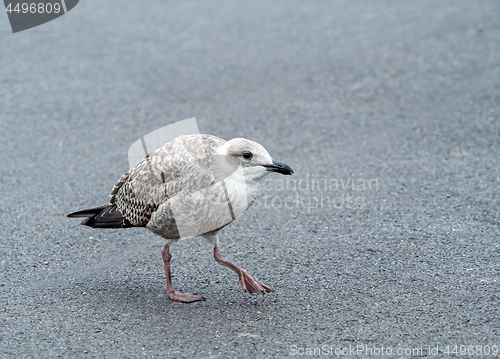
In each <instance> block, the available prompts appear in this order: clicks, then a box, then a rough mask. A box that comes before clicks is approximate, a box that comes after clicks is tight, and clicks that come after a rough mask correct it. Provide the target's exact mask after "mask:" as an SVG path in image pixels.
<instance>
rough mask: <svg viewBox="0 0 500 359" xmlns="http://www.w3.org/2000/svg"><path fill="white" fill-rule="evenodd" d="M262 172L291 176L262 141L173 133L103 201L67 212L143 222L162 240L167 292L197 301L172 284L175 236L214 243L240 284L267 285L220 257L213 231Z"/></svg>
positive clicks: (113, 223) (118, 224)
mask: <svg viewBox="0 0 500 359" xmlns="http://www.w3.org/2000/svg"><path fill="white" fill-rule="evenodd" d="M270 172H277V173H281V174H284V175H292V174H293V170H292V169H291V168H290V167H289V166H288V165H286V164H283V163H279V162H276V161H274V160H273V159H272V158H271V156H270V155H269V153H268V152H267V151H266V150H265V148H264V147H262V145H260V144H258V143H256V142H253V141H250V140H247V139H244V138H235V139H232V140H230V141H225V140H223V139H220V138H218V137H215V136H211V135H186V136H180V137H177V138H176V139H175V140H173V141H171V142H168V143H167V144H165V145H164V146H162V147H160V148H159V149H157V150H155V151H153V152H151V153H150V154H148V155H147V156H146V157H145V158H144V159H143V160H142V161H141V162H139V163H138V164H137V166H136V167H135V168H133V169H131V170H130V171H128V172H127V173H125V174H124V175H123V176H122V177H121V178H120V180H119V181H118V182H117V183H116V184H115V186H114V188H113V190H112V191H111V194H110V197H111V199H110V200H109V203H108V204H105V205H103V206H99V207H95V208H90V209H85V210H82V211H78V212H75V213H71V214H69V215H68V217H85V218H86V219H85V220H84V221H83V222H82V224H83V225H86V226H89V227H92V228H128V227H146V228H147V229H149V230H150V231H151V232H153V233H154V234H156V235H158V236H160V237H163V238H165V239H166V240H167V243H166V244H165V248H164V249H163V251H162V257H163V264H164V266H165V276H166V281H167V289H166V291H167V293H168V295H169V297H170V299H172V300H174V301H179V302H185V303H189V302H194V301H198V300H204V298H203V297H200V296H198V295H194V294H190V293H180V292H177V291H175V290H174V288H173V287H172V282H171V276H170V259H171V258H172V255H171V254H170V251H169V248H170V245H171V244H172V243H174V242H176V241H178V240H179V239H183V238H189V237H194V236H201V237H204V238H205V239H206V240H207V241H208V242H210V243H211V244H212V245H213V246H214V259H215V260H216V261H217V263H219V264H221V265H223V266H225V267H228V268H229V269H231V270H232V271H234V272H236V273H237V274H238V277H239V279H240V282H241V287H242V289H243V291H245V292H248V293H262V294H263V293H269V292H272V291H273V290H272V289H271V288H270V287H268V286H267V285H265V284H264V283H261V282H259V281H258V280H256V279H255V278H253V277H252V276H251V275H250V274H248V272H247V271H245V270H244V269H240V268H238V267H236V266H235V265H234V264H231V263H229V262H228V261H226V260H225V259H224V258H223V257H222V255H221V253H220V251H219V231H220V230H221V229H222V228H223V227H225V226H227V225H228V224H229V223H231V222H232V221H234V220H235V219H236V218H237V217H238V216H239V215H241V214H242V213H243V212H245V211H246V210H247V209H248V208H249V207H250V206H251V205H252V203H253V202H254V201H255V199H256V196H257V191H258V182H259V180H260V179H261V178H262V177H264V176H265V175H267V174H268V173H270Z"/></svg>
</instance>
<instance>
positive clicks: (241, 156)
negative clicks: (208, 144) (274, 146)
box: [217, 138, 293, 181]
mask: <svg viewBox="0 0 500 359" xmlns="http://www.w3.org/2000/svg"><path fill="white" fill-rule="evenodd" d="M217 154H218V155H222V156H224V157H226V158H227V162H228V163H231V164H233V165H235V169H236V168H237V170H238V171H239V172H240V173H241V174H242V175H243V176H244V177H245V178H246V179H249V180H253V181H258V180H259V179H260V178H262V177H264V176H265V175H266V174H269V173H270V172H277V173H281V174H283V175H293V170H292V168H291V167H290V166H288V165H286V164H284V163H280V162H277V161H275V160H273V159H272V157H271V156H270V155H269V153H268V152H267V151H266V149H265V148H264V147H263V146H262V145H260V144H258V143H257V142H254V141H250V140H247V139H245V138H233V139H232V140H230V141H227V142H226V143H224V144H223V145H222V146H221V147H220V148H219V150H218V151H217Z"/></svg>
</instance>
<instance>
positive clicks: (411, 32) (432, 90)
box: [0, 0, 500, 358]
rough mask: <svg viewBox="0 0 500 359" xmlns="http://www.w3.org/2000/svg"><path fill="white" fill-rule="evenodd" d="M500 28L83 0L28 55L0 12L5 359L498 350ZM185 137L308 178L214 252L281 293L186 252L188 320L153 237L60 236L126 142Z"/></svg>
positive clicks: (393, 10) (422, 15) (119, 233)
mask: <svg viewBox="0 0 500 359" xmlns="http://www.w3.org/2000/svg"><path fill="white" fill-rule="evenodd" d="M498 14H500V3H499V2H498V1H477V2H476V1H474V2H472V1H461V2H457V1H439V2H436V1H412V2H410V1H376V2H375V1H354V2H349V1H337V2H298V1H296V2H292V1H277V2H272V3H271V2H255V1H252V2H231V1H227V2H223V3H222V2H217V3H212V4H208V3H207V2H183V3H174V2H161V1H154V0H151V1H130V0H121V1H119V2H103V1H95V0H86V1H81V2H80V3H79V4H78V5H77V7H76V8H74V9H73V10H72V11H71V12H70V13H68V14H67V15H64V16H62V17H61V18H59V19H56V20H54V21H52V22H50V23H47V24H45V25H42V26H39V27H36V28H33V29H31V30H27V31H23V32H20V33H17V34H12V33H11V32H10V26H9V24H8V21H7V16H6V15H0V45H1V48H0V53H1V56H0V64H1V66H0V152H1V153H2V159H1V162H0V163H1V166H0V234H1V238H2V240H1V242H0V270H1V274H0V298H1V306H0V328H1V333H0V355H1V356H2V357H13V358H22V357H64V358H72V357H96V358H103V357H108V358H139V357H141V358H142V357H162V358H254V357H255V358H266V357H277V358H281V357H287V356H293V354H295V353H297V354H299V353H304V354H306V353H307V352H306V349H307V348H315V347H321V346H323V345H327V346H328V351H329V352H330V354H333V355H329V356H330V357H335V349H337V353H339V351H338V350H341V349H345V350H344V354H347V355H344V356H348V357H355V356H356V355H355V354H353V353H352V352H349V353H347V352H346V350H347V348H349V346H351V348H352V347H354V346H358V345H359V346H366V347H368V348H372V349H374V348H375V349H376V348H378V349H380V348H382V347H383V348H391V351H392V353H393V354H392V355H388V354H387V352H388V351H387V350H385V351H384V353H385V354H384V355H382V354H379V357H409V356H413V357H418V356H420V357H429V356H431V355H429V353H428V348H429V347H432V348H436V347H438V353H437V354H438V355H435V356H434V357H446V356H447V354H446V353H445V352H444V351H445V350H446V346H447V345H449V346H450V347H449V351H452V350H453V347H454V346H455V345H474V346H476V345H482V346H483V347H482V348H483V350H484V348H485V347H484V346H486V345H489V346H490V347H493V346H494V345H497V346H500V337H499V334H500V320H499V318H500V313H499V298H500V294H499V293H500V292H499V286H500V273H499V270H500V266H499V262H500V241H499V237H500V228H499V225H500V215H499V211H498V208H499V204H500V203H499V202H500V199H499V194H498V188H499V182H500V169H499V168H500V163H499V143H500V122H499V113H500V20H499V17H498ZM190 117H196V118H197V120H198V125H199V127H200V131H201V132H202V133H210V134H213V135H217V136H219V137H222V138H225V139H230V138H233V137H238V136H243V137H246V138H249V139H252V140H255V141H257V142H260V143H262V144H263V145H264V146H265V147H266V148H267V150H268V151H269V152H270V153H271V155H272V156H273V157H274V158H275V159H276V160H279V161H282V162H285V163H287V164H289V165H290V166H291V167H292V168H293V169H294V170H295V172H296V176H295V177H294V180H295V181H296V183H295V184H296V185H299V186H298V187H296V188H294V187H293V183H292V182H286V181H285V177H280V176H279V175H275V174H273V175H270V176H269V177H267V179H271V181H269V182H266V186H265V188H264V187H263V188H262V192H261V196H260V197H259V202H258V203H257V204H256V206H254V207H253V208H251V209H250V210H249V211H248V212H247V213H246V214H244V215H243V216H242V217H240V218H239V219H238V220H237V221H236V222H235V223H233V224H232V225H230V226H228V227H226V228H225V229H224V230H223V231H222V232H221V241H222V242H221V250H222V253H223V254H224V255H225V256H226V258H227V259H228V260H230V261H232V262H234V263H235V264H237V265H239V266H241V267H242V268H245V269H246V270H248V271H249V272H250V273H251V274H253V275H255V276H256V277H257V278H259V279H260V280H262V281H263V282H264V283H266V284H269V285H271V286H272V287H273V288H274V289H275V293H272V294H270V295H266V296H265V297H261V296H259V297H251V296H249V295H247V294H245V293H243V292H242V291H241V288H240V287H239V283H238V278H237V276H236V275H235V274H234V273H232V272H230V271H229V270H227V269H226V268H224V267H222V266H220V265H218V264H217V263H215V261H214V260H213V258H212V250H211V247H210V245H209V244H208V243H206V242H205V241H204V240H202V239H199V238H195V239H191V240H186V241H183V242H179V243H177V244H176V245H174V246H173V247H172V254H173V263H172V268H173V282H174V286H175V287H176V289H178V290H181V291H186V292H194V293H198V294H201V295H203V296H204V297H206V298H207V300H206V301H205V302H200V303H193V304H190V305H185V304H180V303H174V302H172V301H170V300H169V299H168V297H167V296H166V294H165V292H164V273H163V265H162V261H161V254H160V253H161V249H162V246H163V240H162V239H161V238H159V237H156V236H155V235H153V234H151V233H149V232H148V231H146V230H144V229H127V230H96V231H92V230H91V229H89V228H86V227H83V226H80V225H79V221H78V220H74V219H73V220H71V219H68V218H66V217H65V215H66V214H67V213H70V212H72V211H75V210H79V209H83V208H87V207H91V206H96V205H100V204H102V203H105V202H106V201H107V199H108V194H109V192H110V190H111V189H112V187H113V185H114V183H115V182H116V180H117V179H118V178H119V177H120V176H121V175H122V174H123V173H124V172H126V171H127V170H128V159H127V150H128V147H129V146H130V145H131V144H132V143H133V142H134V141H135V140H137V139H138V138H139V137H140V136H142V135H145V134H147V133H149V132H151V131H153V130H156V129H157V128H160V127H163V126H165V125H168V124H170V123H173V122H176V121H179V120H183V119H186V118H190ZM313 179H315V181H316V182H314V181H313ZM300 181H302V182H300ZM347 181H349V182H347ZM325 182H326V183H327V184H328V187H327V188H325V186H324V185H325ZM313 183H314V185H313ZM352 183H354V184H355V185H354V187H353V186H352ZM317 184H320V186H317ZM369 184H370V186H369ZM327 197H328V200H327ZM329 201H330V202H329ZM280 207H281V208H280ZM287 207H288V208H287ZM294 346H295V347H294ZM366 347H365V348H366ZM299 348H303V349H304V352H302V351H299ZM413 348H417V349H418V348H422V350H423V351H422V353H419V352H418V351H417V352H413V353H412V354H411V355H410V354H408V353H409V352H408V351H407V352H406V353H407V355H405V354H404V353H403V352H401V350H404V349H411V350H413ZM474 348H476V347H474ZM398 349H401V350H400V351H399V352H398V351H397V350H398ZM294 350H296V351H294ZM474 350H476V349H474ZM379 353H380V352H379ZM398 353H400V354H402V355H398ZM433 353H434V354H435V352H433ZM492 353H493V352H491V353H490V355H489V357H493V355H492ZM316 354H318V352H316ZM322 354H325V352H324V351H322ZM356 354H357V356H358V357H366V356H367V354H366V352H361V351H360V352H356ZM375 354H376V352H375ZM375 354H373V355H372V356H375ZM467 355H468V356H472V355H470V353H469V354H467ZM299 356H300V355H297V356H296V357H299ZM368 356H370V355H368ZM483 356H485V355H483ZM303 357H306V355H303ZM308 357H312V356H308ZM316 357H321V355H316Z"/></svg>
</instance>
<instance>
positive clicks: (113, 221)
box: [67, 204, 135, 228]
mask: <svg viewBox="0 0 500 359" xmlns="http://www.w3.org/2000/svg"><path fill="white" fill-rule="evenodd" d="M67 217H69V218H85V219H84V220H83V221H82V223H81V224H82V225H84V226H88V227H92V228H128V227H135V226H134V225H132V224H131V223H130V222H129V221H128V220H127V219H126V218H124V217H123V216H122V214H121V212H120V211H119V210H118V209H117V208H116V205H110V204H106V205H104V206H99V207H94V208H89V209H84V210H81V211H78V212H74V213H70V214H68V215H67Z"/></svg>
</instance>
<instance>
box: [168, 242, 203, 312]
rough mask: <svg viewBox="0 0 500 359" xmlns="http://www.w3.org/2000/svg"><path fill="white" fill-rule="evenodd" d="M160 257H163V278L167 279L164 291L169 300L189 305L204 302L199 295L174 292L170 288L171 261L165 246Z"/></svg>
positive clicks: (172, 288)
mask: <svg viewBox="0 0 500 359" xmlns="http://www.w3.org/2000/svg"><path fill="white" fill-rule="evenodd" d="M161 256H162V257H163V265H164V266H165V278H166V279H167V289H166V290H167V294H168V296H169V297H170V299H172V300H174V301H176V302H183V303H191V302H196V301H199V300H205V298H203V297H200V296H199V295H194V294H191V293H180V292H176V291H175V290H174V287H172V277H171V276H170V259H172V255H171V254H170V251H169V246H165V248H163V251H162V252H161Z"/></svg>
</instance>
